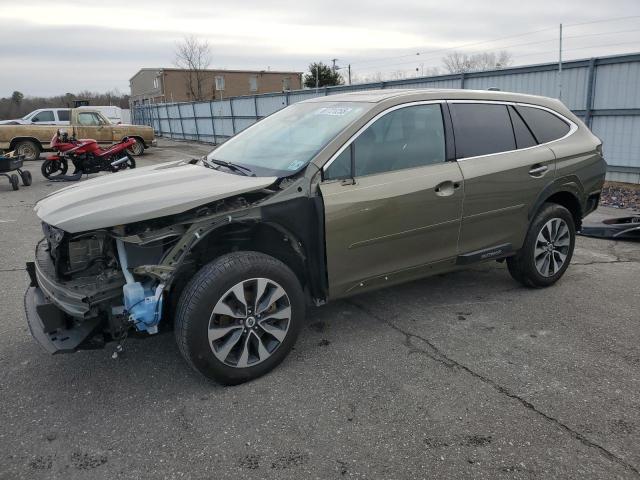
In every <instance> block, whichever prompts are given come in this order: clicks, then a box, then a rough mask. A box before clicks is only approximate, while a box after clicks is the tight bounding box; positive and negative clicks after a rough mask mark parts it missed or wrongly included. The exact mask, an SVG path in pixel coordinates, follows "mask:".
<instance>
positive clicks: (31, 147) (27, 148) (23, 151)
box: [14, 140, 40, 160]
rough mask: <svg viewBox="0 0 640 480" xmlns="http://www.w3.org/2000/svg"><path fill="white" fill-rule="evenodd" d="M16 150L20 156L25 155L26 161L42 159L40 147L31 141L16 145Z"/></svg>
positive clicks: (23, 141)
mask: <svg viewBox="0 0 640 480" xmlns="http://www.w3.org/2000/svg"><path fill="white" fill-rule="evenodd" d="M14 150H15V151H16V153H17V154H18V155H24V159H25V160H37V159H38V158H40V145H38V144H36V142H32V141H31V140H22V141H20V142H18V143H16V144H15V147H14Z"/></svg>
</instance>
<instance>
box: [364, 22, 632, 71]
mask: <svg viewBox="0 0 640 480" xmlns="http://www.w3.org/2000/svg"><path fill="white" fill-rule="evenodd" d="M638 31H640V29H630V30H615V31H613V32H598V33H587V34H580V35H570V36H565V37H564V39H565V40H566V39H574V38H584V37H594V36H602V35H617V34H622V33H632V32H638ZM557 41H558V39H557V38H552V39H549V40H539V41H535V42H525V43H515V44H510V45H504V46H501V47H499V48H501V49H509V48H514V47H523V46H530V45H539V44H543V43H551V42H557ZM628 43H638V44H639V45H640V42H628ZM615 45H618V44H611V45H606V46H615ZM602 46H605V45H602ZM585 48H590V47H585ZM569 50H574V49H569ZM550 52H551V50H546V51H544V52H536V53H530V54H524V55H516V56H514V57H513V58H520V57H523V56H531V55H538V54H542V53H550ZM439 58H440V56H432V57H427V58H424V57H421V58H420V59H419V60H420V61H421V62H423V61H426V60H434V59H439ZM416 60H418V59H416ZM412 63H415V61H414V60H406V61H402V62H396V63H390V64H377V65H370V66H367V67H364V68H362V69H360V70H361V71H362V70H364V71H368V70H371V69H374V68H379V67H385V66H386V67H393V66H399V65H407V64H412ZM352 65H353V64H352Z"/></svg>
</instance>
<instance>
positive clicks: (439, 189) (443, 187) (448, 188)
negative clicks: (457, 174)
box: [433, 180, 460, 197]
mask: <svg viewBox="0 0 640 480" xmlns="http://www.w3.org/2000/svg"><path fill="white" fill-rule="evenodd" d="M458 188H460V183H459V182H452V181H451V180H447V181H445V182H442V183H439V184H438V185H436V187H435V188H434V189H433V190H434V191H435V192H436V195H438V196H440V197H448V196H450V195H453V194H454V193H455V191H456V190H457V189H458Z"/></svg>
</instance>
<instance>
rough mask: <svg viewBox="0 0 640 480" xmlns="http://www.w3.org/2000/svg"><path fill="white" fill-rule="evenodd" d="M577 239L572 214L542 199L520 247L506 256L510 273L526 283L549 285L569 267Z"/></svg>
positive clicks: (540, 285)
mask: <svg viewBox="0 0 640 480" xmlns="http://www.w3.org/2000/svg"><path fill="white" fill-rule="evenodd" d="M575 243H576V227H575V222H574V220H573V216H572V215H571V213H570V212H569V210H567V209H566V208H565V207H563V206H562V205H558V204H555V203H545V204H544V205H543V206H542V208H541V209H540V211H539V212H538V213H537V214H536V216H535V217H534V219H533V221H532V222H531V226H530V227H529V231H528V232H527V236H526V238H525V241H524V245H523V247H522V249H521V250H520V251H519V252H518V253H517V254H516V255H515V256H513V257H510V258H508V259H507V266H508V268H509V273H510V274H511V276H512V277H513V278H514V279H515V280H517V281H518V282H520V283H522V284H523V285H525V286H527V287H548V286H549V285H553V284H554V283H555V282H557V281H558V280H559V279H560V277H562V275H564V272H565V271H566V270H567V268H568V267H569V262H571V257H572V256H573V249H574V247H575Z"/></svg>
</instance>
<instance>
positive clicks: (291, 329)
mask: <svg viewBox="0 0 640 480" xmlns="http://www.w3.org/2000/svg"><path fill="white" fill-rule="evenodd" d="M304 315H305V303H304V297H303V293H302V288H301V287H300V283H299V282H298V279H297V277H296V276H295V274H294V273H293V272H292V271H291V269H289V268H288V267H287V266H286V265H285V264H284V263H282V262H280V261H279V260H277V259H275V258H273V257H270V256H268V255H264V254H262V253H258V252H235V253H230V254H227V255H223V256H222V257H220V258H218V259H216V260H214V261H213V262H211V263H209V264H208V265H206V266H205V267H203V268H202V269H201V270H200V271H199V272H198V273H197V274H196V276H195V277H194V278H193V279H192V280H191V281H190V282H189V284H188V285H187V286H186V287H185V289H184V291H183V292H182V295H181V297H180V301H179V303H178V311H177V315H176V320H175V335H176V340H177V342H178V347H179V348H180V351H181V352H182V355H183V356H184V358H185V359H186V360H187V362H188V363H189V364H190V365H191V366H192V367H193V368H194V369H195V370H197V371H198V372H200V373H202V374H203V375H205V376H206V377H209V378H211V379H213V380H216V381H217V382H219V383H222V384H225V385H235V384H239V383H243V382H246V381H249V380H252V379H254V378H257V377H259V376H261V375H264V374H265V373H267V372H269V371H270V370H272V369H273V368H274V367H276V366H277V365H278V364H279V363H280V362H282V360H283V359H284V358H285V357H286V356H287V354H288V353H289V351H290V350H291V348H292V347H293V344H294V343H295V341H296V337H297V336H298V332H299V330H300V325H301V323H302V322H303V320H304Z"/></svg>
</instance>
